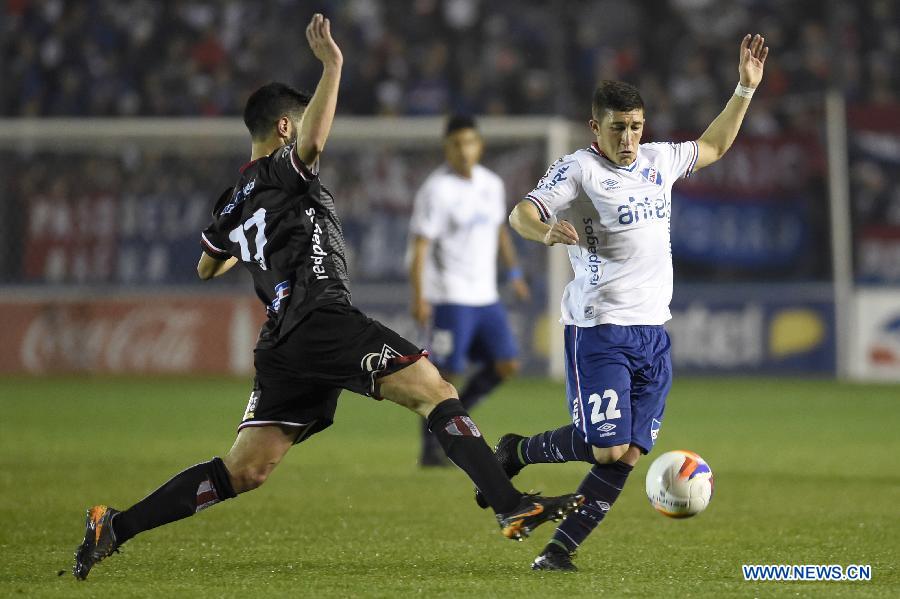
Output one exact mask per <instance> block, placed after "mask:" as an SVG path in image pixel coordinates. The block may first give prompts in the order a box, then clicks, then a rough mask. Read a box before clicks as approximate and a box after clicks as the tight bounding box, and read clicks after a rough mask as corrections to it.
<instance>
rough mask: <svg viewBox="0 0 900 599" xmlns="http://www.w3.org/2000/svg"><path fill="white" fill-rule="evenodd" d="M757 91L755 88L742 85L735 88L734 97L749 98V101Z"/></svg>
mask: <svg viewBox="0 0 900 599" xmlns="http://www.w3.org/2000/svg"><path fill="white" fill-rule="evenodd" d="M755 91H756V88H755V87H745V86H743V85H741V84H740V83H738V84H737V87H736V88H734V95H735V96H740V97H742V98H747V99H748V100H749V99H750V98H752V97H753V92H755Z"/></svg>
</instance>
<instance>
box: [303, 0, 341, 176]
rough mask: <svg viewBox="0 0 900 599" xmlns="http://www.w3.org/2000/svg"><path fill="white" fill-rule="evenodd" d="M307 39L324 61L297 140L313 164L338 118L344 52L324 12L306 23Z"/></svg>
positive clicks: (309, 162) (304, 158) (316, 55)
mask: <svg viewBox="0 0 900 599" xmlns="http://www.w3.org/2000/svg"><path fill="white" fill-rule="evenodd" d="M306 40H307V41H308V42H309V47H310V49H311V50H312V52H313V54H314V55H315V57H316V58H318V59H319V60H320V61H321V62H322V77H321V78H320V79H319V84H318V85H317V86H316V91H315V93H314V94H313V97H312V100H310V102H309V106H307V107H306V110H305V111H304V112H303V120H302V121H301V122H300V131H299V135H298V140H297V156H298V157H299V158H300V160H302V161H303V164H305V165H307V166H310V167H311V166H312V165H313V164H315V162H316V160H318V158H319V154H321V153H322V150H323V149H324V148H325V141H326V140H327V139H328V134H329V133H330V132H331V124H332V122H334V112H335V110H336V109H337V97H338V87H339V85H340V82H341V68H342V67H343V64H344V56H343V55H342V54H341V49H340V48H338V45H337V44H336V43H335V42H334V39H333V38H332V37H331V23H330V22H329V20H328V19H326V18H324V17H323V16H322V15H321V14H318V13H316V14H315V15H313V18H312V20H311V21H310V22H309V25H308V26H307V27H306Z"/></svg>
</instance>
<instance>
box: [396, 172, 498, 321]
mask: <svg viewBox="0 0 900 599" xmlns="http://www.w3.org/2000/svg"><path fill="white" fill-rule="evenodd" d="M505 195H506V192H505V190H504V186H503V180H502V179H500V177H498V176H497V175H496V174H495V173H493V172H492V171H490V170H489V169H487V168H485V167H483V166H481V165H475V167H474V168H473V169H472V178H471V179H466V178H465V177H462V176H460V175H458V174H456V172H454V171H453V170H452V169H451V168H450V167H449V166H447V165H444V166H441V167H440V168H438V169H436V170H435V171H434V172H432V173H431V174H430V175H429V176H428V178H427V179H426V180H425V183H423V184H422V187H421V188H420V189H419V191H418V193H417V194H416V199H415V203H414V205H413V214H412V222H411V223H410V231H411V232H412V234H413V235H419V236H422V237H425V238H426V239H428V240H430V241H431V252H430V254H429V256H428V258H427V259H426V261H425V269H424V270H425V272H424V280H423V292H424V295H425V299H427V300H428V301H429V302H431V303H435V304H461V305H465V306H486V305H489V304H493V303H495V302H497V301H499V298H500V296H499V294H498V293H497V243H498V239H497V238H498V235H499V232H500V230H499V228H500V226H501V224H502V223H504V222H505V221H506V199H505Z"/></svg>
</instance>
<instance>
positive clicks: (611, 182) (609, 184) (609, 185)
mask: <svg viewBox="0 0 900 599" xmlns="http://www.w3.org/2000/svg"><path fill="white" fill-rule="evenodd" d="M618 186H619V182H618V181H617V180H615V179H606V180H604V181H600V187H602V188H603V190H604V191H611V190H613V189H615V188H617V187H618Z"/></svg>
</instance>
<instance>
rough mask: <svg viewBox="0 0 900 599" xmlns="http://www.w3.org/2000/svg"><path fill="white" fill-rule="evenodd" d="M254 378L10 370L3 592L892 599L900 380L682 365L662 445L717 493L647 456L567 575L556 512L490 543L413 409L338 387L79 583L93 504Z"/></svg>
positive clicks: (176, 461) (899, 544) (208, 433)
mask: <svg viewBox="0 0 900 599" xmlns="http://www.w3.org/2000/svg"><path fill="white" fill-rule="evenodd" d="M248 391H249V381H247V380H234V379H224V380H222V379H198V378H184V379H181V378H160V379H149V378H143V379H132V378H119V379H116V378H111V379H93V378H53V379H49V380H39V379H19V378H15V379H2V380H0V410H2V416H0V510H2V511H0V514H2V517H3V520H2V522H3V524H2V526H0V555H2V558H0V596H3V597H17V596H47V597H99V596H105V597H132V596H133V597H149V596H155V597H159V596H168V597H183V596H195V597H246V596H253V597H257V596H266V597H268V596H272V597H277V596H294V597H406V596H414V595H419V596H427V597H462V596H467V597H473V598H475V597H566V596H572V597H586V596H609V597H627V596H630V597H676V596H677V597H707V596H715V597H723V596H736V597H796V596H801V597H807V596H827V597H833V596H853V597H898V596H900V575H898V571H897V569H898V566H900V551H898V548H900V465H898V464H900V460H898V458H900V387H897V386H864V385H849V384H846V385H845V384H837V383H834V382H831V381H806V380H790V379H731V378H717V379H706V378H703V379H701V378H679V379H677V380H676V382H675V386H674V388H673V390H672V394H671V396H670V397H669V403H668V412H667V415H666V420H665V423H664V425H663V428H662V431H661V434H660V439H659V442H658V444H657V447H656V450H655V452H654V453H655V454H658V453H661V452H662V451H665V450H669V449H678V448H685V449H691V450H694V451H697V452H698V453H700V455H702V456H703V457H704V458H706V459H707V460H708V461H709V463H710V465H711V466H712V469H713V472H714V473H715V476H716V494H715V496H714V497H713V501H712V504H711V505H710V507H709V509H708V510H707V511H706V512H704V513H703V514H701V515H700V516H698V517H696V518H693V519H689V520H681V521H676V520H670V519H667V518H664V517H662V516H660V515H658V514H657V513H655V512H654V511H653V510H652V509H651V507H650V505H649V503H648V502H647V499H646V497H645V495H644V488H643V487H644V474H645V472H646V470H647V467H648V466H649V463H650V462H649V459H647V458H645V459H644V460H643V461H642V462H641V463H639V464H638V467H637V468H636V470H635V472H634V474H633V475H632V477H631V479H630V481H629V483H628V485H627V487H626V488H625V491H624V493H623V494H622V497H621V498H620V499H619V501H618V503H617V504H616V505H615V507H614V508H613V510H612V512H611V513H610V516H609V517H608V518H607V519H606V521H605V522H603V524H602V525H601V526H600V528H599V529H597V531H596V532H595V533H594V534H593V535H592V536H591V537H590V538H589V539H588V541H587V542H586V543H585V545H584V546H583V547H582V548H581V551H580V552H579V555H578V558H577V564H578V566H579V567H580V569H581V570H580V572H578V573H575V574H559V573H535V572H532V571H530V570H529V564H530V562H531V560H532V558H533V557H534V556H535V555H536V554H537V552H538V551H539V550H540V549H541V547H542V546H543V544H544V542H545V541H546V540H547V538H548V537H549V536H550V534H551V533H552V530H553V528H552V525H545V526H544V527H542V528H540V529H538V530H537V531H536V532H535V534H534V535H533V536H532V538H531V539H529V540H528V541H526V542H524V543H514V542H511V541H508V540H506V539H504V538H502V537H501V535H500V534H499V532H498V530H497V526H496V524H495V522H494V520H493V517H492V516H491V515H490V514H489V513H487V512H483V511H481V510H479V509H478V508H477V507H476V506H475V503H474V501H473V499H472V491H471V487H470V485H469V482H468V481H467V479H466V478H465V477H464V475H463V474H462V473H460V472H458V471H456V470H455V469H454V470H439V471H425V472H423V471H420V470H418V469H417V468H416V466H415V458H416V452H417V430H418V426H417V422H416V419H415V417H414V416H413V415H411V414H409V413H407V412H405V411H404V410H403V409H401V408H398V407H396V406H394V405H391V404H388V403H387V402H384V403H377V402H374V401H371V400H366V399H363V398H360V397H357V396H352V395H350V394H346V395H345V396H344V397H343V398H342V400H341V404H340V406H339V408H338V414H337V422H336V424H335V425H334V426H333V427H332V428H331V429H330V430H328V431H326V432H325V433H323V434H320V435H318V436H316V437H314V438H313V439H311V440H310V441H308V442H306V443H304V444H302V445H300V446H298V447H296V448H294V449H293V450H292V451H291V452H290V453H289V454H288V456H287V458H286V459H285V461H284V463H283V464H282V465H281V466H280V467H279V468H278V469H277V470H276V471H275V473H274V474H273V476H272V478H271V479H270V481H269V482H268V483H266V485H264V486H263V487H262V488H261V489H259V490H257V491H254V492H253V493H250V494H248V495H244V496H242V497H240V498H238V499H236V500H233V501H229V502H227V503H224V504H222V505H218V506H216V507H214V508H212V509H210V510H207V511H205V512H203V513H202V514H200V515H198V516H197V517H194V518H189V519H187V520H184V521H182V522H178V523H175V524H173V525H170V526H167V527H163V528H160V529H157V530H154V531H150V532H148V533H145V534H143V535H141V536H139V537H137V538H136V539H134V540H132V541H131V542H129V543H128V544H127V545H126V546H125V547H124V549H123V552H122V553H121V554H119V555H114V556H112V557H111V558H109V559H108V560H107V561H105V562H104V563H102V564H100V565H99V566H97V567H96V568H95V569H94V571H93V572H92V573H91V576H90V578H89V579H88V580H87V581H86V582H77V581H75V580H74V579H73V577H72V575H71V565H72V564H71V561H72V553H73V550H74V549H75V546H76V545H77V544H78V543H79V541H80V537H81V534H82V523H83V518H84V509H85V508H86V507H87V506H88V505H90V504H92V503H95V502H106V503H109V504H111V505H113V506H117V507H120V508H124V507H127V506H128V505H130V504H131V503H133V502H134V501H136V500H138V499H140V498H141V497H143V496H144V495H145V494H146V493H147V492H149V491H150V490H152V489H154V488H155V487H156V486H158V485H159V484H160V483H162V482H163V481H165V480H166V479H167V478H169V477H170V476H171V475H172V474H174V473H175V472H177V471H179V470H181V469H182V468H184V467H187V466H190V465H192V464H194V463H196V462H198V461H202V460H207V459H209V458H210V457H211V456H213V455H221V454H222V453H224V452H225V451H226V450H227V449H228V447H229V446H230V443H231V441H232V438H233V436H234V432H233V429H234V425H235V424H236V421H237V420H238V419H239V418H240V416H241V414H242V413H243V409H244V403H245V401H246V397H247V395H248ZM562 397H563V388H562V386H561V385H559V384H556V383H552V382H548V381H544V380H540V379H520V380H518V381H516V382H513V383H510V384H508V385H506V386H505V387H503V388H502V389H501V390H500V391H498V392H497V393H496V394H495V396H494V397H492V398H491V399H490V400H489V401H488V402H487V403H485V404H484V405H482V406H480V407H479V408H478V409H477V410H476V411H475V413H474V416H475V419H476V421H478V422H479V423H480V426H481V428H482V430H483V431H484V433H485V435H486V437H487V438H488V440H489V442H491V443H493V442H494V441H495V440H496V439H497V437H499V435H501V434H502V433H504V432H508V431H515V432H519V433H535V432H539V431H541V430H545V429H547V428H551V427H557V426H561V425H563V424H565V423H566V422H567V420H568V417H567V414H566V410H565V407H564V402H563V399H562ZM651 457H652V455H651ZM586 470H587V467H586V465H584V464H563V465H560V464H556V465H552V464H551V465H540V466H532V467H530V468H528V469H526V470H525V472H524V473H523V474H522V475H521V476H520V477H519V478H518V479H517V481H516V482H517V483H518V486H519V487H520V488H522V489H525V490H527V489H541V490H543V491H544V492H546V493H561V492H566V491H571V490H574V488H575V487H576V485H577V484H578V482H579V481H580V479H581V477H582V476H583V475H584V473H585V472H586ZM743 563H751V564H841V565H848V564H871V566H872V580H871V581H870V582H791V583H787V582H754V583H751V582H745V581H744V580H743V578H742V576H741V564H743ZM59 570H65V575H63V576H57V572H58V571H59Z"/></svg>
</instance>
